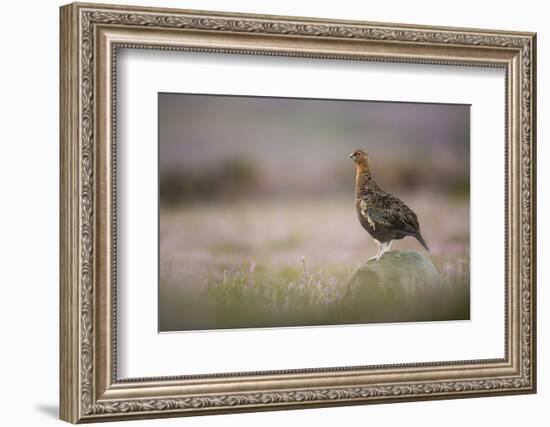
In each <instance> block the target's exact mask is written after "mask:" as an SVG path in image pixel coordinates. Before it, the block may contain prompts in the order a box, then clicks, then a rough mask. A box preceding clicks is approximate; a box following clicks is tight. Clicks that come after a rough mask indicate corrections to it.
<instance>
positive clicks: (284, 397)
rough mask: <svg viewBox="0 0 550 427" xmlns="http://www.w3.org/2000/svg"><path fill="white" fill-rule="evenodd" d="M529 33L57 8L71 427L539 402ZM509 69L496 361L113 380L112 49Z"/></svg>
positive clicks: (65, 356)
mask: <svg viewBox="0 0 550 427" xmlns="http://www.w3.org/2000/svg"><path fill="white" fill-rule="evenodd" d="M535 41H536V37H535V34H533V33H523V32H522V33H519V32H509V31H493V30H477V29H459V28H436V27H424V26H411V25H401V24H381V23H368V22H353V21H329V20H321V19H311V18H295V17H281V16H263V15H241V14H228V13H217V12H199V11H189V10H174V9H157V8H139V7H127V6H112V5H98V4H71V5H67V6H63V7H62V8H61V38H60V42H61V48H60V51H61V77H60V78H61V82H60V92H61V93H60V109H61V112H60V137H61V177H60V178H61V206H60V209H61V219H60V221H61V222H60V225H61V226H60V228H61V244H60V246H61V247H60V258H61V261H60V262H61V265H60V273H61V274H60V307H61V308H60V327H61V329H60V348H61V351H60V383H61V396H60V400H61V411H60V413H61V418H62V419H63V420H66V421H69V422H72V423H77V422H90V421H108V420H118V419H129V418H153V417H166V416H182V415H200V414H214V413H227V412H237V411H257V410H274V409H285V408H306V407H315V406H330V405H351V404H367V403H382V402H398V401H407V400H427V399H442V398H458V397H475V396H486V395H494V394H519V393H534V392H535V390H536V341H535V326H536V318H535V279H536V253H535V249H536V242H535V238H536V217H535V215H536V204H535V203H536V183H535V176H536V173H535V154H536V152H535V121H536V120H535V80H536V79H535V68H536V66H535V49H536V45H535ZM119 47H126V48H152V49H171V50H193V51H202V52H224V53H228V54H231V53H241V54H251V55H283V56H298V57H315V58H331V59H335V58H337V59H345V60H359V61H361V60H370V61H394V62H407V63H430V64H446V65H472V66H485V67H502V68H504V69H505V71H506V76H507V78H506V90H505V93H503V95H504V96H505V97H506V106H507V117H506V139H507V140H506V176H505V177H504V179H505V183H506V212H505V213H504V215H505V217H506V229H505V236H506V254H505V256H506V272H505V276H506V283H505V292H506V307H505V313H506V316H505V319H506V320H505V325H504V327H505V332H506V333H505V336H506V339H505V343H504V346H505V357H504V358H503V359H492V360H470V361H456V362H440V363H438V362H434V363H422V364H404V365H383V366H362V367H361V366H360V367H357V366H356V367H336V368H331V369H310V370H292V371H272V372H248V373H240V374H222V373H220V374H219V375H204V376H192V377H175V378H141V379H132V380H119V379H117V374H116V357H115V356H116V334H115V333H114V332H115V328H116V322H115V320H116V286H115V285H116V256H115V254H116V229H115V227H116V205H115V201H116V188H115V185H114V176H115V173H116V158H115V151H114V147H115V145H114V144H115V129H116V128H115V126H116V116H115V111H116V110H115V108H114V107H115V102H116V92H115V88H116V73H115V64H116V52H117V48H119Z"/></svg>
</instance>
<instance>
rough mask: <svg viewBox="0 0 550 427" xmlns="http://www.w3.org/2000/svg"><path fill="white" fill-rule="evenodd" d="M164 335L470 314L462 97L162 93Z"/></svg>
mask: <svg viewBox="0 0 550 427" xmlns="http://www.w3.org/2000/svg"><path fill="white" fill-rule="evenodd" d="M158 150H159V164H158V171H159V242H158V244H159V289H158V292H159V299H158V313H159V315H158V320H159V325H158V330H159V332H174V331H193V330H220V329H237V328H268V327H304V326H325V325H350V324H369V323H394V322H425V321H457V320H462V321H463V320H469V319H470V105H466V104H443V103H418V102H387V101H380V100H348V99H310V98H283V97H266V96H237V95H213V94H189V93H159V94H158Z"/></svg>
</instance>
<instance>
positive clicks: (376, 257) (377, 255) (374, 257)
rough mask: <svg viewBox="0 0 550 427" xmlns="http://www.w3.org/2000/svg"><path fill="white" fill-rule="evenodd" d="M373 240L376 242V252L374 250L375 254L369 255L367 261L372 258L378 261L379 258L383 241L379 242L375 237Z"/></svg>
mask: <svg viewBox="0 0 550 427" xmlns="http://www.w3.org/2000/svg"><path fill="white" fill-rule="evenodd" d="M374 241H375V242H376V244H377V245H378V252H376V255H375V256H371V257H370V258H369V259H368V260H367V261H370V260H371V259H374V260H376V261H378V260H379V259H380V257H381V256H382V246H383V245H384V244H383V243H382V244H380V242H379V241H378V240H376V239H374Z"/></svg>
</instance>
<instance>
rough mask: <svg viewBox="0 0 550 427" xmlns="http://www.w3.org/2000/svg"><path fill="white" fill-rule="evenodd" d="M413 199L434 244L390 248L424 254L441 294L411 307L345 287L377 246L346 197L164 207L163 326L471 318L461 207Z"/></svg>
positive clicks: (166, 328)
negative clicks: (426, 248) (438, 277)
mask: <svg viewBox="0 0 550 427" xmlns="http://www.w3.org/2000/svg"><path fill="white" fill-rule="evenodd" d="M415 202H416V203H415V210H417V213H418V215H419V218H420V220H421V225H422V226H423V232H424V235H425V237H426V240H427V241H428V243H429V244H430V247H431V248H432V251H431V252H430V253H425V252H424V251H423V250H422V249H421V248H420V246H419V245H417V244H416V243H415V241H414V240H412V239H404V240H402V241H398V242H395V244H394V246H393V247H392V249H393V248H394V247H395V248H396V249H400V248H411V249H415V250H418V251H420V252H423V253H425V254H426V255H427V256H428V257H429V258H430V259H431V260H432V261H433V262H434V264H435V266H436V268H437V270H438V271H439V272H440V273H441V277H442V280H443V282H444V286H443V287H442V289H444V291H443V292H439V293H437V294H431V295H426V297H425V298H423V299H422V301H425V303H418V302H417V303H416V304H415V306H413V307H411V304H410V302H407V301H406V300H405V299H401V300H395V299H393V300H392V299H388V298H386V297H382V296H380V297H379V298H378V300H377V301H372V295H370V296H366V295H363V294H362V293H361V291H360V290H357V289H352V288H350V285H349V280H350V278H351V277H352V274H353V272H354V270H355V268H356V267H357V266H359V265H361V264H362V263H364V261H365V260H366V259H367V258H368V257H369V256H371V255H373V254H374V253H375V251H376V249H375V246H374V244H373V242H372V240H371V239H370V238H369V237H368V236H367V234H366V232H364V231H363V230H362V229H361V228H360V227H359V225H358V224H357V219H356V217H355V212H354V211H353V208H350V206H349V204H350V203H349V200H340V199H329V200H317V201H310V200H309V201H296V200H285V201H284V203H282V202H277V201H265V202H261V201H259V202H255V203H251V204H244V205H243V204H234V205H231V204H228V203H225V204H224V205H223V206H219V205H206V206H193V207H189V208H186V209H178V210H170V211H164V212H161V260H160V261H161V283H160V301H159V304H160V306H159V312H160V330H161V331H172V330H194V329H224V328H242V327H256V328H257V327H274V326H278V327H280V326H304V325H329V324H350V323H371V322H384V321H417V320H453V319H468V318H469V307H470V304H469V298H470V286H469V237H468V229H469V216H468V206H467V204H466V205H465V204H464V202H463V201H462V202H460V201H456V202H452V203H455V205H452V206H448V202H447V201H442V200H437V199H435V200H434V199H433V198H430V197H426V198H425V199H422V198H420V197H418V198H416V199H415ZM438 204H439V206H438ZM444 207H446V209H444ZM436 215H437V216H436ZM445 215H446V216H445ZM163 236H164V237H163ZM373 304H375V305H377V307H378V311H377V310H374V308H373V307H374V305H373ZM377 313H384V315H383V316H380V315H379V314H377Z"/></svg>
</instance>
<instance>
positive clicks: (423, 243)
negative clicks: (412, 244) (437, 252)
mask: <svg viewBox="0 0 550 427" xmlns="http://www.w3.org/2000/svg"><path fill="white" fill-rule="evenodd" d="M414 237H416V240H418V241H419V242H420V244H421V245H422V246H424V249H426V250H427V251H428V252H430V248H429V247H428V244H427V243H426V241H425V240H424V237H422V235H421V234H420V233H418V234H415V235H414Z"/></svg>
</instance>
